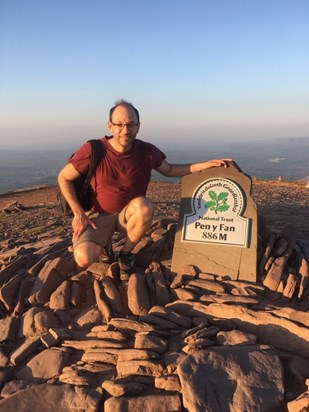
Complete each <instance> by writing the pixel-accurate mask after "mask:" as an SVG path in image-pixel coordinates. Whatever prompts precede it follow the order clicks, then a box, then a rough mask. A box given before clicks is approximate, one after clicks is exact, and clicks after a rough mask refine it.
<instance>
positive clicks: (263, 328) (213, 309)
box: [192, 302, 309, 358]
mask: <svg viewBox="0 0 309 412" xmlns="http://www.w3.org/2000/svg"><path fill="white" fill-rule="evenodd" d="M192 312H193V313H194V314H195V315H198V314H201V313H203V314H204V315H205V316H206V317H208V318H212V319H214V318H215V319H222V320H224V321H225V320H232V321H233V322H234V323H235V324H236V325H237V327H238V328H239V329H240V330H243V331H245V332H249V333H253V334H255V335H256V336H257V338H258V339H259V341H260V342H262V343H266V344H270V345H273V346H276V347H278V348H280V349H284V350H287V351H296V352H297V353H298V354H299V355H301V356H305V357H306V358H309V329H308V328H307V327H303V326H301V325H299V324H298V323H297V322H294V321H291V320H290V319H285V318H283V317H278V316H275V315H274V314H272V313H271V312H263V311H254V310H251V309H247V308H244V307H243V306H240V305H226V304H217V303H213V304H211V305H203V304H201V303H198V302H196V303H194V305H193V309H192ZM234 329H235V328H234Z"/></svg>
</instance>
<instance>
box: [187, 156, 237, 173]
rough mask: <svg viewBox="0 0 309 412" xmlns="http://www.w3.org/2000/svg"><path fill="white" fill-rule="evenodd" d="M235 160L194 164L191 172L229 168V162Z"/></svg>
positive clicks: (216, 160) (218, 160) (215, 160)
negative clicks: (213, 168)
mask: <svg viewBox="0 0 309 412" xmlns="http://www.w3.org/2000/svg"><path fill="white" fill-rule="evenodd" d="M232 160H233V159H213V160H208V161H207V162H203V163H193V164H192V165H191V172H198V171H199V170H204V169H211V168H212V167H221V166H222V167H228V164H227V162H231V161H232Z"/></svg>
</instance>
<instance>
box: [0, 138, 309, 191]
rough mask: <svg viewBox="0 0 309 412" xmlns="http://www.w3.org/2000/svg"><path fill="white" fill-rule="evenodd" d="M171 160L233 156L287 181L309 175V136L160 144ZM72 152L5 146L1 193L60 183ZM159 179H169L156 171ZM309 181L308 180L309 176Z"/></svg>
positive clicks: (260, 173)
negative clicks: (59, 178)
mask: <svg viewBox="0 0 309 412" xmlns="http://www.w3.org/2000/svg"><path fill="white" fill-rule="evenodd" d="M160 148H161V149H162V150H163V151H164V152H165V153H166V155H167V159H168V161H169V162H171V163H192V162H197V161H203V160H207V159H213V158H222V157H232V158H233V159H234V160H235V162H236V163H237V164H238V165H239V167H240V168H241V169H242V170H243V171H244V172H245V173H247V174H248V175H250V176H251V177H256V178H258V179H267V180H276V179H277V178H278V176H282V177H283V180H285V181H300V180H301V181H303V180H305V181H306V179H308V175H309V156H308V153H309V137H303V138H290V139H270V140H259V141H244V142H232V143H222V144H218V143H216V142H212V141H211V138H209V139H207V141H205V142H204V143H198V144H197V143H196V144H195V143H194V142H191V145H190V147H189V148H188V146H187V147H186V146H185V145H183V146H182V147H181V142H179V144H178V145H177V147H176V148H175V147H172V146H168V145H167V144H166V145H160ZM71 153H72V147H68V148H67V149H63V148H61V149H60V148H58V149H57V148H52V149H44V150H43V149H28V150H22V149H1V150H0V193H5V192H9V191H13V190H16V189H23V188H25V187H33V186H41V185H48V184H51V185H53V184H56V183H57V175H58V173H59V170H60V169H61V168H62V167H63V165H64V164H65V163H66V161H67V159H68V157H69V156H70V155H71ZM153 179H154V180H158V181H165V180H169V181H177V180H179V179H178V178H175V179H167V178H164V177H163V176H161V175H160V174H159V173H156V172H153ZM307 181H308V180H307Z"/></svg>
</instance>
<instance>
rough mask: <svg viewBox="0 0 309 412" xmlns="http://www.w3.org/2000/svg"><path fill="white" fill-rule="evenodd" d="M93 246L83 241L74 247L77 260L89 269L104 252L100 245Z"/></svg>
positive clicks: (78, 263)
mask: <svg viewBox="0 0 309 412" xmlns="http://www.w3.org/2000/svg"><path fill="white" fill-rule="evenodd" d="M91 246H92V245H91V244H87V243H82V244H81V245H78V246H76V247H75V248H74V259H75V262H76V264H77V265H78V266H79V267H80V268H82V269H87V268H88V267H89V266H90V265H91V264H92V263H93V262H96V261H98V259H99V255H100V253H101V252H102V248H101V247H100V246H99V245H95V246H93V247H91Z"/></svg>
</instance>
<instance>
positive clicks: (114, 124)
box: [111, 122, 139, 130]
mask: <svg viewBox="0 0 309 412" xmlns="http://www.w3.org/2000/svg"><path fill="white" fill-rule="evenodd" d="M111 124H112V125H113V126H115V127H117V129H119V130H122V129H124V128H125V127H127V128H128V129H134V128H135V127H137V126H138V124H139V123H134V122H132V123H113V122H111Z"/></svg>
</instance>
